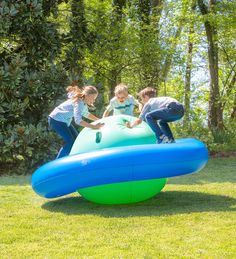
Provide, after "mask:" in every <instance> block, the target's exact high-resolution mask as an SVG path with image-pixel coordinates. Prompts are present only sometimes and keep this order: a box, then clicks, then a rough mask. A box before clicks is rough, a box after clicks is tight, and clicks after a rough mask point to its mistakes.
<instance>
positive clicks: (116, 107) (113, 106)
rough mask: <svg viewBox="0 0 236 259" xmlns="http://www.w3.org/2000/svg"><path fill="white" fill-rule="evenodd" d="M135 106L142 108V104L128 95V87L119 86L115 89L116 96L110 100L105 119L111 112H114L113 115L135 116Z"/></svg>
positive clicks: (104, 115) (104, 114)
mask: <svg viewBox="0 0 236 259" xmlns="http://www.w3.org/2000/svg"><path fill="white" fill-rule="evenodd" d="M135 106H139V108H140V106H141V104H140V103H139V102H138V101H137V100H136V99H135V98H134V97H133V96H132V95H130V94H129V93H128V87H127V86H126V85H124V84H119V85H117V86H116V88H115V96H114V97H113V98H112V99H111V100H110V102H109V105H108V106H107V107H106V110H105V112H104V113H103V117H107V116H108V115H109V113H110V112H111V111H113V115H119V114H125V115H130V116H133V115H134V114H133V111H134V107H135Z"/></svg>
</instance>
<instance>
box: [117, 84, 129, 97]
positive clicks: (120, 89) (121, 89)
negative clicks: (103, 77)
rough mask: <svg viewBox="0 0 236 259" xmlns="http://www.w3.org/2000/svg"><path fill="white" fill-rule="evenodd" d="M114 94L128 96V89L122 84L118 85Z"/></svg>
mask: <svg viewBox="0 0 236 259" xmlns="http://www.w3.org/2000/svg"><path fill="white" fill-rule="evenodd" d="M114 93H115V95H117V94H120V93H125V94H128V87H127V86H126V85H124V84H119V85H117V86H116V87H115V91H114Z"/></svg>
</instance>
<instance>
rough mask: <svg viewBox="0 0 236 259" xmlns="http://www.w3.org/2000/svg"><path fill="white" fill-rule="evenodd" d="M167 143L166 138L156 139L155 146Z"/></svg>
mask: <svg viewBox="0 0 236 259" xmlns="http://www.w3.org/2000/svg"><path fill="white" fill-rule="evenodd" d="M167 141H168V138H167V137H166V136H164V137H162V138H159V139H157V142H156V143H157V144H164V143H167Z"/></svg>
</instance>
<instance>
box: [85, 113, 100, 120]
mask: <svg viewBox="0 0 236 259" xmlns="http://www.w3.org/2000/svg"><path fill="white" fill-rule="evenodd" d="M87 118H88V119H90V120H92V121H96V120H99V118H98V117H96V116H95V115H93V114H92V113H89V115H88V116H87Z"/></svg>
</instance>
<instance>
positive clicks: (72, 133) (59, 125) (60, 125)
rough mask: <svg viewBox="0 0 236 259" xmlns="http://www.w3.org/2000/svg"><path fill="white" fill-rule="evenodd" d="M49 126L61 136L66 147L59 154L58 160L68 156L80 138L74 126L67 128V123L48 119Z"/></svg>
mask: <svg viewBox="0 0 236 259" xmlns="http://www.w3.org/2000/svg"><path fill="white" fill-rule="evenodd" d="M48 124H49V127H50V128H51V129H53V130H54V131H55V132H56V133H57V134H58V135H59V136H61V137H62V138H63V140H64V142H65V143H64V145H63V147H62V148H61V149H60V151H59V152H58V154H57V158H61V157H64V156H68V155H69V153H70V150H71V148H72V146H73V144H74V141H75V140H76V138H77V136H78V132H77V130H76V129H75V128H74V127H73V126H72V125H70V126H67V124H66V123H65V122H61V121H57V120H54V119H53V118H51V117H48Z"/></svg>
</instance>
